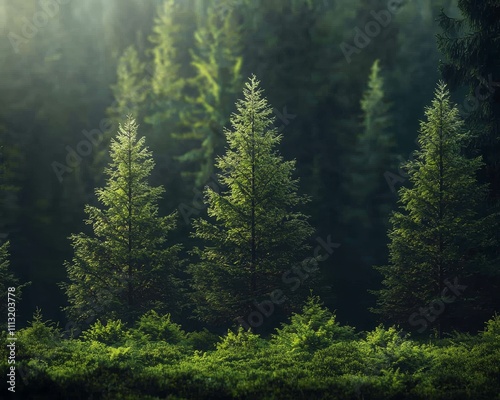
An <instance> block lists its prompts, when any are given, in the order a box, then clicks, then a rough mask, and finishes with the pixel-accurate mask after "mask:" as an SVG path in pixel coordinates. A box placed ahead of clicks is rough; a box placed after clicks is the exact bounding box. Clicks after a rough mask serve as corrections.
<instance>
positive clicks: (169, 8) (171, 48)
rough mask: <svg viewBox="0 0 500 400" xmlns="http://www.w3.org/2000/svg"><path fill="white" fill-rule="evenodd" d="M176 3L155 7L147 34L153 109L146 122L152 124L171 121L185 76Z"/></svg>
mask: <svg viewBox="0 0 500 400" xmlns="http://www.w3.org/2000/svg"><path fill="white" fill-rule="evenodd" d="M180 7H181V5H180V4H179V2H176V1H174V0H167V1H165V2H164V3H163V5H162V6H161V7H159V9H158V16H157V18H156V19H155V25H154V27H153V34H152V35H151V36H150V37H149V41H150V42H151V43H152V45H153V46H152V48H151V49H150V50H149V53H150V54H151V55H152V66H151V70H150V72H151V92H152V96H153V104H152V110H151V112H150V116H148V118H147V121H148V122H149V123H151V124H152V125H158V124H161V123H162V122H168V123H171V122H172V118H174V117H176V114H178V108H179V107H178V106H179V104H178V103H179V101H181V99H182V91H183V89H184V86H185V83H186V82H185V79H182V77H181V65H180V63H179V50H180V49H179V33H181V26H180V25H179V17H180V15H179V14H180V12H181V10H180Z"/></svg>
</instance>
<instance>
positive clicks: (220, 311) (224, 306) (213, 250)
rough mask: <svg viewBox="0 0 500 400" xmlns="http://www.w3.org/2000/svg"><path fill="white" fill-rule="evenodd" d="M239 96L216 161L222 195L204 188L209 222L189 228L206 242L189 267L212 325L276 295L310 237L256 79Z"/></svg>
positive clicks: (241, 314)
mask: <svg viewBox="0 0 500 400" xmlns="http://www.w3.org/2000/svg"><path fill="white" fill-rule="evenodd" d="M243 94H244V99H243V100H239V101H238V102H237V103H236V108H237V113H236V114H233V116H232V118H231V124H232V128H233V130H232V131H229V130H226V139H227V142H228V147H227V150H226V154H225V155H224V156H222V157H220V158H218V159H217V162H216V166H217V168H219V169H220V170H221V173H220V174H219V175H218V176H219V180H220V184H221V185H222V186H223V187H224V189H223V190H222V191H221V192H218V191H217V190H216V189H214V188H210V187H207V188H206V191H205V195H206V203H207V204H208V216H209V217H210V218H209V219H198V220H196V221H195V222H194V228H195V232H194V234H193V236H194V237H195V238H198V239H202V240H204V241H205V246H204V247H203V248H202V249H196V250H195V254H197V255H198V256H199V258H200V262H199V263H197V264H193V265H191V267H190V271H191V273H192V274H193V287H194V289H195V291H196V292H195V298H196V300H197V303H198V306H199V308H198V311H199V315H200V317H201V318H202V319H205V320H207V321H210V322H215V323H223V322H228V321H231V320H233V319H235V318H237V317H246V316H247V314H246V313H248V312H249V311H250V310H251V308H250V307H251V306H252V301H253V300H260V299H261V297H262V296H265V295H269V294H270V293H271V292H272V291H273V290H274V289H279V288H280V286H281V285H282V283H281V279H282V274H283V273H284V272H285V271H287V270H289V269H290V268H292V267H293V266H294V265H296V264H298V263H299V262H301V261H302V259H301V257H303V256H304V250H306V249H307V248H308V246H307V244H306V243H305V240H306V239H307V238H308V236H310V235H311V234H312V231H313V229H312V228H311V227H310V225H309V223H308V222H307V217H306V216H304V215H303V214H301V213H300V212H298V211H296V207H297V206H300V205H302V204H304V203H305V202H306V201H307V200H308V199H307V198H306V197H304V196H300V195H298V194H297V185H298V180H296V179H292V177H291V175H292V173H293V171H294V168H295V167H294V166H295V162H294V161H283V159H282V157H281V156H280V155H279V153H278V152H277V150H276V146H277V145H278V144H279V143H280V141H281V139H282V137H281V135H279V134H278V133H277V130H276V129H275V128H273V127H272V124H273V121H274V119H273V117H271V114H272V109H271V108H270V106H269V105H268V103H267V100H266V99H265V98H263V97H262V90H261V89H259V81H258V80H257V79H256V78H255V77H254V76H253V77H251V79H250V80H249V82H247V83H246V85H245V89H244V90H243ZM311 279H312V278H311ZM287 296H288V294H287Z"/></svg>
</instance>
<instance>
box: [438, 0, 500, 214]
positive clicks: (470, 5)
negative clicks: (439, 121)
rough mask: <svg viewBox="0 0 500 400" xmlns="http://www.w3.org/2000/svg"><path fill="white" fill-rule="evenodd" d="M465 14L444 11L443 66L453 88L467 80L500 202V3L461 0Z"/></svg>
mask: <svg viewBox="0 0 500 400" xmlns="http://www.w3.org/2000/svg"><path fill="white" fill-rule="evenodd" d="M458 7H459V9H460V11H461V13H462V16H463V18H460V19H455V18H450V17H448V16H447V15H446V14H445V13H444V12H442V13H441V16H440V25H441V28H443V33H442V34H440V35H438V47H439V49H440V50H441V52H443V53H444V55H445V57H446V59H445V61H444V62H443V63H442V64H441V66H440V69H441V72H442V74H443V78H444V79H445V81H446V82H448V83H449V85H450V87H451V89H455V88H458V87H460V86H462V85H463V86H466V87H467V88H468V90H469V97H468V99H466V100H465V101H464V103H463V105H462V114H463V115H465V116H466V117H467V122H468V123H469V127H470V128H471V129H474V130H476V131H477V132H478V133H479V135H478V140H476V141H475V142H474V143H473V144H474V147H479V148H480V149H481V154H482V155H483V159H484V162H485V166H484V173H485V180H486V181H487V182H488V183H490V187H489V190H490V200H491V202H492V203H497V204H500V203H499V202H500V156H499V154H500V139H499V138H500V61H499V60H500V29H499V24H498V21H499V19H500V3H499V2H498V1H497V0H484V1H480V2H478V1H474V0H459V1H458Z"/></svg>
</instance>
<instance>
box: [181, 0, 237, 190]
mask: <svg viewBox="0 0 500 400" xmlns="http://www.w3.org/2000/svg"><path fill="white" fill-rule="evenodd" d="M224 2H227V1H225V0H216V1H214V2H211V3H210V4H209V6H208V9H207V15H206V17H205V18H204V20H203V22H204V25H201V26H200V27H199V28H198V29H197V30H196V32H195V34H194V37H195V48H194V50H193V51H192V52H191V57H192V63H191V64H192V66H193V68H194V71H195V74H194V77H192V78H191V79H189V83H188V90H189V91H190V92H191V93H194V95H190V96H188V97H187V101H188V103H189V107H188V109H187V110H186V111H185V112H184V113H183V116H182V121H181V125H182V132H180V133H179V134H177V135H176V137H177V138H179V139H181V140H187V141H188V142H189V143H190V144H191V145H190V147H189V150H187V151H186V152H185V153H184V154H183V155H182V156H180V157H179V160H180V161H182V162H185V163H186V164H185V168H186V172H185V175H188V176H191V177H193V178H194V180H195V183H196V184H197V185H202V184H204V183H205V182H207V180H208V178H209V177H210V175H211V174H212V173H213V166H214V160H215V157H216V156H217V155H220V154H221V152H222V150H223V148H224V131H223V128H224V126H226V124H227V123H228V122H229V121H228V118H229V115H230V112H231V109H232V107H233V105H234V102H235V100H236V96H237V92H238V90H239V88H240V87H241V78H240V70H241V65H242V57H241V52H242V50H241V32H240V28H239V23H238V21H237V19H236V15H235V13H236V11H235V9H234V7H221V4H220V3H224Z"/></svg>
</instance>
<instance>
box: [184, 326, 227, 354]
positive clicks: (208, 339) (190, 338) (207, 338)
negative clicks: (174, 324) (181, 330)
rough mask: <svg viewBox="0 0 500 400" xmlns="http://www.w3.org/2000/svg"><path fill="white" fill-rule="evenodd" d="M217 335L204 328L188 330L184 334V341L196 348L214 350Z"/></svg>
mask: <svg viewBox="0 0 500 400" xmlns="http://www.w3.org/2000/svg"><path fill="white" fill-rule="evenodd" d="M218 341H219V336H218V335H216V334H215V333H212V332H210V331H209V330H208V329H206V328H204V329H203V330H202V331H195V332H189V333H187V335H186V343H187V344H189V345H190V346H192V347H193V348H195V349H196V350H202V351H208V350H215V345H216V343H217V342H218Z"/></svg>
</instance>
